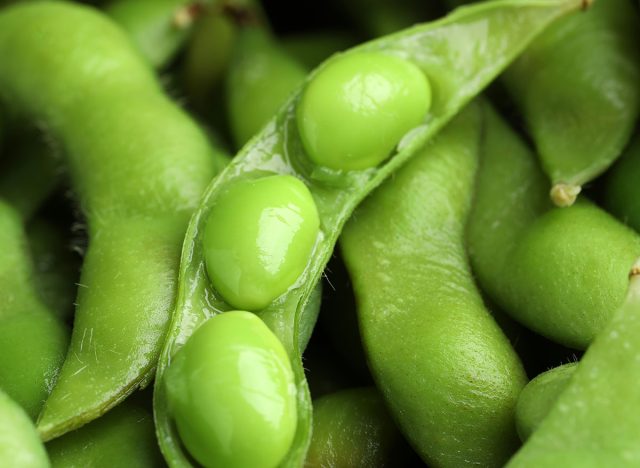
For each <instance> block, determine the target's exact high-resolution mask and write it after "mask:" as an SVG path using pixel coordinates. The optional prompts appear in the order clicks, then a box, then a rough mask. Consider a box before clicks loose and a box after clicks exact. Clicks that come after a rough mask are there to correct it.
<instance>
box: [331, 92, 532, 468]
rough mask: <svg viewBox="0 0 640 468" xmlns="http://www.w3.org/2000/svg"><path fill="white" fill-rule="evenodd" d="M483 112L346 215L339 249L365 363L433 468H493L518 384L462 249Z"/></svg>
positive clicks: (521, 377) (501, 458) (506, 436)
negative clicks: (470, 467) (352, 294)
mask: <svg viewBox="0 0 640 468" xmlns="http://www.w3.org/2000/svg"><path fill="white" fill-rule="evenodd" d="M481 129H482V112H481V110H480V109H479V106H478V105H477V104H476V105H470V106H469V107H468V108H467V109H465V110H464V111H463V112H462V113H461V114H460V115H459V116H458V117H457V118H456V119H455V120H454V121H452V122H451V123H450V124H449V126H448V127H447V128H445V129H444V130H443V131H442V132H441V133H440V134H438V136H437V137H436V139H435V140H434V141H433V142H431V143H430V144H428V145H426V146H425V147H424V149H423V150H422V151H421V152H420V153H419V154H417V155H416V156H415V157H414V158H413V159H412V160H411V161H410V162H409V163H408V164H407V165H406V166H405V167H403V168H402V169H401V170H399V171H397V172H396V173H395V174H394V177H393V178H392V179H389V180H388V181H387V182H386V183H385V184H384V185H382V186H381V187H380V188H379V189H378V190H376V191H375V192H374V193H373V194H372V195H371V196H370V197H369V198H368V199H367V200H366V202H365V203H363V204H362V206H361V207H359V208H358V210H357V211H356V212H355V213H354V215H353V217H352V219H351V221H350V222H349V223H348V224H347V225H346V226H345V228H344V231H343V233H342V237H341V244H340V245H341V247H342V253H343V256H344V258H345V263H346V265H347V269H348V270H349V274H350V276H351V279H352V281H353V286H354V292H355V295H356V302H357V304H358V321H359V323H360V330H361V333H362V338H363V345H364V348H365V352H366V354H367V360H368V362H369V366H370V368H371V372H372V374H373V378H374V380H375V381H376V383H377V386H378V388H379V389H380V391H381V393H382V395H383V397H384V398H385V400H386V402H387V405H388V406H389V408H390V410H391V412H392V414H393V416H394V418H395V420H396V421H397V422H398V425H399V427H400V429H401V431H402V432H403V434H404V435H405V437H406V438H407V440H409V442H410V443H411V445H412V446H413V447H414V448H415V450H416V451H417V452H418V453H419V454H420V456H421V457H422V459H423V460H424V461H425V462H427V463H428V464H429V465H434V466H443V467H447V466H449V467H459V466H465V465H480V466H487V467H489V466H501V465H502V464H503V463H504V462H505V461H506V460H507V459H508V458H509V456H510V455H511V454H512V453H513V452H514V451H515V449H516V447H517V443H518V441H517V435H516V433H515V424H514V422H515V420H514V416H515V405H516V401H517V398H518V395H519V393H520V390H521V389H522V388H523V387H524V384H525V383H526V376H525V373H524V370H523V368H522V364H521V363H520V360H519V358H518V356H517V355H516V353H515V351H514V350H513V349H512V348H511V345H510V343H509V340H508V339H507V338H506V336H505V335H504V334H503V333H502V331H501V330H500V327H499V326H498V325H497V323H496V322H495V321H494V319H493V317H492V316H491V314H490V313H489V312H488V310H487V309H486V308H485V307H484V305H483V302H482V298H481V296H480V293H479V291H478V290H477V289H476V286H475V284H474V282H473V277H472V275H471V269H470V266H469V264H468V260H467V257H466V253H465V249H464V228H465V223H466V218H467V215H468V212H469V209H470V206H471V196H472V193H473V184H474V179H475V174H476V169H477V165H478V160H479V158H480V154H479V153H480V151H479V150H480V136H481Z"/></svg>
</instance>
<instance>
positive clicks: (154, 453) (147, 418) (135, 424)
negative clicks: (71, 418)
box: [47, 400, 162, 468]
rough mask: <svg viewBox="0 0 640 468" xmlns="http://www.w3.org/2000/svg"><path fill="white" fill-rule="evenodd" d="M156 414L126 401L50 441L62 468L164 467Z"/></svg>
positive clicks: (56, 463)
mask: <svg viewBox="0 0 640 468" xmlns="http://www.w3.org/2000/svg"><path fill="white" fill-rule="evenodd" d="M153 429H154V428H153V417H152V415H151V413H150V412H149V411H148V410H146V409H145V408H143V407H141V406H139V405H137V404H136V403H134V402H131V401H130V400H127V401H125V402H123V403H121V404H119V405H118V406H116V407H115V408H113V409H112V410H111V411H109V412H108V413H107V414H105V415H103V416H101V417H100V418H98V419H96V420H95V421H92V422H91V423H89V424H87V425H86V426H84V427H82V428H80V429H77V430H75V431H72V432H69V433H68V434H65V435H64V436H62V437H60V438H58V439H55V440H52V441H51V442H49V443H48V444H47V452H48V453H49V457H50V458H51V465H52V466H53V467H54V468H55V467H59V468H85V467H91V468H152V467H157V466H162V455H160V451H159V450H158V445H157V443H156V439H155V432H154V430H153Z"/></svg>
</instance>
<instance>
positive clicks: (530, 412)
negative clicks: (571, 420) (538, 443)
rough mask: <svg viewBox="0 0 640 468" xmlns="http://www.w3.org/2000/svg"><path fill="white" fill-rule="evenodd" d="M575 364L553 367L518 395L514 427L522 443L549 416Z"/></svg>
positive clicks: (568, 380) (573, 370)
mask: <svg viewBox="0 0 640 468" xmlns="http://www.w3.org/2000/svg"><path fill="white" fill-rule="evenodd" d="M577 365H578V363H577V362H572V363H569V364H563V365H561V366H558V367H554V368H553V369H550V370H548V371H546V372H543V373H542V374H540V375H538V376H536V378H535V379H533V380H532V381H531V382H529V383H528V384H527V385H526V387H524V389H523V390H522V393H520V397H519V398H518V404H517V406H516V427H517V429H518V435H519V436H520V439H521V440H522V441H523V442H524V441H526V440H527V439H528V438H529V437H530V436H531V434H533V433H534V432H535V430H536V429H537V428H538V426H540V423H541V422H542V421H543V420H544V418H545V417H546V416H547V414H549V411H550V410H551V408H553V405H554V404H555V402H556V401H557V400H558V397H559V396H560V394H561V393H562V391H563V390H564V389H565V388H566V387H567V385H569V382H570V379H571V376H573V373H574V372H575V370H576V366H577Z"/></svg>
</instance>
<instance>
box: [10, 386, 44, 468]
mask: <svg viewBox="0 0 640 468" xmlns="http://www.w3.org/2000/svg"><path fill="white" fill-rule="evenodd" d="M0 465H2V466H6V467H11V468H47V467H48V466H49V460H48V458H47V452H46V451H45V449H44V445H42V441H40V437H39V436H38V433H37V432H36V428H35V427H34V426H33V422H31V420H30V419H29V416H27V414H26V413H25V412H24V411H23V410H22V408H20V406H19V405H18V404H17V403H15V402H14V401H12V400H11V398H9V397H8V396H7V395H6V394H5V393H4V392H3V391H2V390H0Z"/></svg>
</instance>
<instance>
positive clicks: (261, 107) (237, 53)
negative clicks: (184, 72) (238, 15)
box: [225, 26, 307, 148]
mask: <svg viewBox="0 0 640 468" xmlns="http://www.w3.org/2000/svg"><path fill="white" fill-rule="evenodd" d="M306 74H307V73H306V70H305V69H304V67H302V65H300V64H299V63H297V62H296V61H295V60H294V59H293V58H291V57H290V56H289V55H288V54H287V53H286V52H284V50H283V49H282V47H281V46H280V45H279V44H278V43H277V42H276V41H275V39H274V38H272V37H270V35H269V33H268V32H267V31H266V30H264V29H263V28H260V27H255V26H248V27H244V28H241V29H240V30H239V31H238V38H237V40H236V43H235V44H234V51H233V56H232V59H231V63H230V64H229V70H228V71H227V76H226V80H225V81H226V83H225V84H226V96H227V113H228V119H229V126H230V128H231V133H232V134H233V138H234V141H235V143H236V147H237V148H240V147H242V146H243V145H244V144H245V143H246V142H247V141H248V140H249V138H251V137H252V136H253V135H255V134H256V133H258V131H260V129H261V128H262V127H263V126H264V125H265V124H266V123H267V122H268V121H269V119H270V118H271V117H273V115H274V114H275V113H276V112H277V111H278V109H279V108H280V107H281V106H282V104H284V102H285V101H286V99H287V97H289V95H290V94H291V93H292V92H293V90H294V89H296V87H298V86H299V85H300V84H302V82H303V81H304V78H305V76H306Z"/></svg>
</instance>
